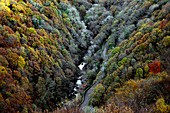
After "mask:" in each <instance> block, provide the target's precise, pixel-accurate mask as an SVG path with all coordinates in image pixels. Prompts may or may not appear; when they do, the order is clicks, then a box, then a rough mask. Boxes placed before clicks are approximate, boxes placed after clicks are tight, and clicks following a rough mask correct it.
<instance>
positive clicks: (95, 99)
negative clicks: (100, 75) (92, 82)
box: [89, 84, 105, 106]
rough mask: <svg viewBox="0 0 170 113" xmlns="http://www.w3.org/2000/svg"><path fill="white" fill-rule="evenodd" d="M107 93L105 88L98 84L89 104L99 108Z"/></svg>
mask: <svg viewBox="0 0 170 113" xmlns="http://www.w3.org/2000/svg"><path fill="white" fill-rule="evenodd" d="M104 93H105V87H104V86H103V85H102V84H98V85H97V86H96V87H95V89H94V91H93V93H92V94H91V95H90V97H91V98H90V102H89V104H91V105H93V106H99V105H101V103H102V102H103V99H102V97H103V95H104Z"/></svg>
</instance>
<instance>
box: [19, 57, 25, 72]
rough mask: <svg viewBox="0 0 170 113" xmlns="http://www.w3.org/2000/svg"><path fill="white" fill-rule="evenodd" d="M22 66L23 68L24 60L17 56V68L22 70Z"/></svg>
mask: <svg viewBox="0 0 170 113" xmlns="http://www.w3.org/2000/svg"><path fill="white" fill-rule="evenodd" d="M24 66H25V60H24V58H23V57H22V56H19V58H18V67H19V68H21V69H23V68H24Z"/></svg>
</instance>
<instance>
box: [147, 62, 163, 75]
mask: <svg viewBox="0 0 170 113" xmlns="http://www.w3.org/2000/svg"><path fill="white" fill-rule="evenodd" d="M160 71H161V63H160V61H158V60H155V61H153V62H152V63H150V64H149V72H151V73H155V74H156V73H159V72H160Z"/></svg>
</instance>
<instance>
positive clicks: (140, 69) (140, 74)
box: [135, 68, 143, 79]
mask: <svg viewBox="0 0 170 113" xmlns="http://www.w3.org/2000/svg"><path fill="white" fill-rule="evenodd" d="M135 77H136V78H137V79H140V78H142V77H143V69H142V68H138V69H137V70H136V75H135Z"/></svg>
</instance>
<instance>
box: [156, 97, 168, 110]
mask: <svg viewBox="0 0 170 113" xmlns="http://www.w3.org/2000/svg"><path fill="white" fill-rule="evenodd" d="M155 110H156V111H157V112H160V113H169V111H170V105H167V104H166V103H165V100H164V98H160V99H158V100H157V101H156V109H155Z"/></svg>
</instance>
